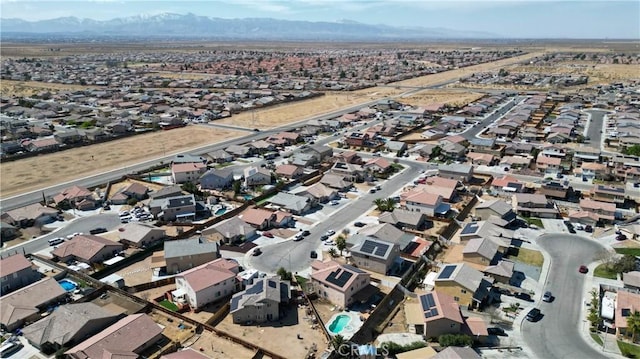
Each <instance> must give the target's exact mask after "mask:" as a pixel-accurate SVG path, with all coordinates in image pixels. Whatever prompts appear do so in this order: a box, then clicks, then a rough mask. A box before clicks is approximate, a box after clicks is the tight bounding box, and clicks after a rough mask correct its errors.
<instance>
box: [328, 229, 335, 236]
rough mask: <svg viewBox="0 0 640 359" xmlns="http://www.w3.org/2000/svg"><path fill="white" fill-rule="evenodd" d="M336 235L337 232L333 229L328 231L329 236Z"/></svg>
mask: <svg viewBox="0 0 640 359" xmlns="http://www.w3.org/2000/svg"><path fill="white" fill-rule="evenodd" d="M334 234H336V231H334V230H333V229H330V230H328V231H327V236H333V235H334Z"/></svg>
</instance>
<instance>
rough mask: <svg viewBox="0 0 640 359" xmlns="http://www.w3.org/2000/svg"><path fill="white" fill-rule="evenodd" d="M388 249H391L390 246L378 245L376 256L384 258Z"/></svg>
mask: <svg viewBox="0 0 640 359" xmlns="http://www.w3.org/2000/svg"><path fill="white" fill-rule="evenodd" d="M388 249H389V245H388V244H382V243H378V248H377V249H376V255H377V256H378V257H383V256H384V254H385V253H387V250H388Z"/></svg>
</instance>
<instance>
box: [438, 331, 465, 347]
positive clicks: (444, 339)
mask: <svg viewBox="0 0 640 359" xmlns="http://www.w3.org/2000/svg"><path fill="white" fill-rule="evenodd" d="M438 343H439V344H440V346H443V347H467V346H470V345H471V344H473V338H471V337H470V336H468V335H464V334H444V335H441V336H439V337H438Z"/></svg>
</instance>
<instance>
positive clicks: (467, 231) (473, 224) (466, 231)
mask: <svg viewBox="0 0 640 359" xmlns="http://www.w3.org/2000/svg"><path fill="white" fill-rule="evenodd" d="M477 230H478V223H476V222H471V223H468V224H467V225H466V226H464V228H463V229H462V232H461V233H460V234H470V233H474V232H475V231H477Z"/></svg>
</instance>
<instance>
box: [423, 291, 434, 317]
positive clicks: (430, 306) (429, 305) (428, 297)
mask: <svg viewBox="0 0 640 359" xmlns="http://www.w3.org/2000/svg"><path fill="white" fill-rule="evenodd" d="M420 304H422V311H423V312H424V317H425V318H431V317H433V316H436V315H438V308H436V301H435V300H434V299H433V294H432V293H427V294H425V295H423V296H421V297H420Z"/></svg>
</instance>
